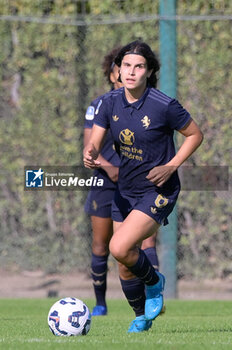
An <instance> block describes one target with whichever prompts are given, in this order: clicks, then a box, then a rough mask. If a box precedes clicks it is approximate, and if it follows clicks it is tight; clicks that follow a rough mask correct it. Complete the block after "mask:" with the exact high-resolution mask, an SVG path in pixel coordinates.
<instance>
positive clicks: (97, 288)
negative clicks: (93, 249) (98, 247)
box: [91, 253, 108, 306]
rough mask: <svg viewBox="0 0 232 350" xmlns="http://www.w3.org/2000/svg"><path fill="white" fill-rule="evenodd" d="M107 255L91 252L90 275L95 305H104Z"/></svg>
mask: <svg viewBox="0 0 232 350" xmlns="http://www.w3.org/2000/svg"><path fill="white" fill-rule="evenodd" d="M107 261H108V255H105V256H98V255H95V254H93V253H92V262H91V276H92V280H93V287H94V292H95V296H96V305H102V306H106V288H107V282H106V277H107Z"/></svg>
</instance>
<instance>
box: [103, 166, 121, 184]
mask: <svg viewBox="0 0 232 350" xmlns="http://www.w3.org/2000/svg"><path fill="white" fill-rule="evenodd" d="M102 168H103V169H104V170H105V172H106V173H107V175H108V176H109V178H110V180H111V181H113V182H117V181H118V173H119V168H118V167H116V166H113V165H111V166H106V167H102Z"/></svg>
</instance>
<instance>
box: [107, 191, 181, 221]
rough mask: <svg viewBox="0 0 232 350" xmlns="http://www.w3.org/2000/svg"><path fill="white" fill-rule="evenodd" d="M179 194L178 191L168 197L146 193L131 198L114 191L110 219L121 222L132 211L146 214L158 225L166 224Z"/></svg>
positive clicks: (153, 192)
mask: <svg viewBox="0 0 232 350" xmlns="http://www.w3.org/2000/svg"><path fill="white" fill-rule="evenodd" d="M178 194H179V189H178V190H176V191H175V192H173V193H172V194H169V195H167V194H166V195H163V194H162V193H158V192H156V191H155V190H154V191H148V192H146V193H144V194H143V195H140V196H136V197H131V196H128V195H124V194H120V192H119V191H116V193H115V198H114V200H113V202H112V219H113V220H114V221H118V222H122V221H124V219H125V218H126V217H127V215H128V214H129V213H130V212H131V211H132V210H134V209H136V210H140V211H141V212H143V213H145V214H147V215H148V216H150V217H151V218H152V219H154V220H155V221H156V222H158V223H159V224H160V225H167V224H168V219H167V217H168V215H169V214H171V212H172V210H173V208H174V206H175V204H176V201H177V198H178Z"/></svg>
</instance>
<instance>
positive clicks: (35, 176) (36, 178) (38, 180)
mask: <svg viewBox="0 0 232 350" xmlns="http://www.w3.org/2000/svg"><path fill="white" fill-rule="evenodd" d="M43 174H44V172H43V170H42V169H41V168H40V169H39V170H26V174H25V175H26V187H29V188H39V187H43Z"/></svg>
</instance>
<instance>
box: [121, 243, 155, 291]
mask: <svg viewBox="0 0 232 350" xmlns="http://www.w3.org/2000/svg"><path fill="white" fill-rule="evenodd" d="M128 269H129V270H130V271H131V272H132V273H133V274H134V275H135V276H136V277H138V278H140V279H141V280H142V281H143V283H144V284H146V285H148V286H152V285H154V284H156V283H157V282H159V277H158V275H157V274H156V272H155V269H154V267H153V266H152V264H151V263H150V261H149V260H148V258H147V256H146V254H145V253H144V252H143V251H142V250H141V249H139V258H138V260H137V262H136V263H135V265H133V266H130V267H128Z"/></svg>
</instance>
